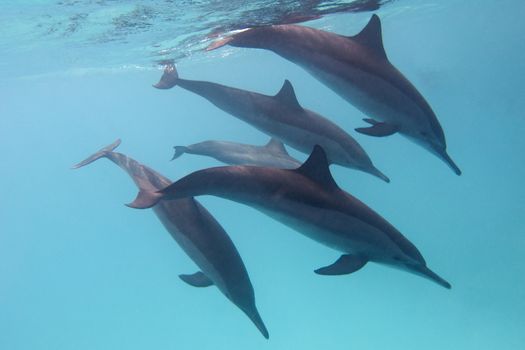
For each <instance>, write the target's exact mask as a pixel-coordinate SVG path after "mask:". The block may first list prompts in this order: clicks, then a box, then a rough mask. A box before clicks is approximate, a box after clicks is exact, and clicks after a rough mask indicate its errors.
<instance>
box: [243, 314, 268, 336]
mask: <svg viewBox="0 0 525 350" xmlns="http://www.w3.org/2000/svg"><path fill="white" fill-rule="evenodd" d="M247 315H248V317H249V318H250V320H252V322H253V324H254V325H255V327H257V329H258V330H259V332H261V334H262V335H263V337H265V338H266V339H269V338H270V334H269V333H268V329H266V326H265V325H264V322H263V320H262V318H261V315H259V312H258V311H257V309H255V310H254V311H253V312H252V313H251V314H248V313H247Z"/></svg>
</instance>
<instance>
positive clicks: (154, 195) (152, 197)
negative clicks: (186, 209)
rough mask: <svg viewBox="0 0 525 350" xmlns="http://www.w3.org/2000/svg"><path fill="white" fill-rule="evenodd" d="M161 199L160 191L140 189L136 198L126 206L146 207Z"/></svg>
mask: <svg viewBox="0 0 525 350" xmlns="http://www.w3.org/2000/svg"><path fill="white" fill-rule="evenodd" d="M161 199H162V193H159V192H153V191H148V190H143V189H141V190H140V191H139V193H138V194H137V198H135V200H134V201H133V202H131V203H129V204H126V206H128V207H130V208H134V209H148V208H151V207H153V206H154V205H155V204H157V203H158V202H159V201H160V200H161Z"/></svg>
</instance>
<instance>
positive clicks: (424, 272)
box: [407, 265, 452, 289]
mask: <svg viewBox="0 0 525 350" xmlns="http://www.w3.org/2000/svg"><path fill="white" fill-rule="evenodd" d="M407 267H408V268H409V269H410V270H412V271H413V272H415V273H416V274H418V275H420V276H423V277H426V278H428V279H429V280H431V281H434V282H436V283H437V284H439V285H440V286H442V287H445V288H447V289H450V288H452V286H451V285H450V283H448V282H447V281H445V279H444V278H442V277H440V276H439V275H438V274H437V273H435V272H434V271H432V270H431V269H429V268H428V267H426V266H425V265H416V266H414V265H412V266H407Z"/></svg>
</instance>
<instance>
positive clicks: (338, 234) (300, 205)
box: [129, 145, 450, 288]
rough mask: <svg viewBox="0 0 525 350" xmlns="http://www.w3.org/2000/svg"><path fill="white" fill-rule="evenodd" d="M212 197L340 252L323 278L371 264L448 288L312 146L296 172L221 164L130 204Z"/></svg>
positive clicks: (322, 270)
mask: <svg viewBox="0 0 525 350" xmlns="http://www.w3.org/2000/svg"><path fill="white" fill-rule="evenodd" d="M200 195H213V196H218V197H222V198H226V199H230V200H233V201H236V202H239V203H243V204H246V205H249V206H251V207H253V208H255V209H257V210H259V211H261V212H263V213H264V214H266V215H268V216H270V217H272V218H274V219H276V220H277V221H280V222H282V223H283V224H285V225H287V226H289V227H291V228H293V229H295V230H296V231H298V232H300V233H302V234H304V235H306V236H307V237H310V238H311V239H314V240H316V241H318V242H320V243H322V244H324V245H327V246H329V247H331V248H333V249H336V250H339V251H340V252H343V253H344V254H343V255H342V256H341V257H340V258H339V260H337V261H336V262H335V263H333V264H332V265H329V266H326V267H322V268H320V269H317V270H316V271H315V272H316V273H318V274H321V275H343V274H349V273H352V272H354V271H357V270H359V269H360V268H362V267H363V266H364V265H365V264H366V263H367V262H369V261H373V262H377V263H383V264H387V265H391V266H395V267H398V268H401V269H404V270H406V271H409V272H412V273H416V274H418V275H421V276H424V277H427V278H429V279H431V280H432V281H434V282H436V283H438V284H440V285H441V286H443V287H445V288H450V284H449V283H448V282H447V281H445V280H444V279H443V278H441V277H439V276H438V275H437V274H436V273H434V272H433V271H431V270H430V269H429V268H428V267H427V266H426V262H425V260H424V259H423V256H422V255H421V253H420V252H419V251H418V249H417V248H416V247H415V246H414V245H413V244H412V243H411V242H410V241H409V240H408V239H406V238H405V237H404V236H403V235H402V234H401V233H400V232H399V231H398V230H397V229H396V228H394V227H393V226H392V225H391V224H390V223H388V222H387V221H386V220H385V219H383V218H382V217H381V216H379V215H378V214H377V213H376V212H374V211H373V210H372V209H370V208H369V207H367V206H366V205H365V204H363V203H362V202H360V201H359V200H358V199H357V198H355V197H353V196H351V195H350V194H348V193H347V192H345V191H343V190H342V189H340V188H339V186H338V185H337V184H336V183H335V181H334V179H333V177H332V175H331V173H330V170H329V168H328V161H327V158H326V155H325V152H324V151H323V149H322V148H321V147H320V146H317V145H316V146H315V148H314V150H313V152H312V154H311V155H310V157H309V158H308V159H307V160H306V162H305V163H304V164H303V165H301V167H299V168H298V169H295V170H287V169H276V168H262V167H250V166H225V167H217V168H209V169H204V170H200V171H196V172H194V173H192V174H190V175H188V176H185V177H183V178H182V179H180V180H179V181H177V182H174V183H173V184H171V185H169V186H168V187H166V188H165V189H163V190H161V191H157V192H152V191H141V192H139V194H138V196H137V198H136V199H135V201H134V202H133V203H131V204H129V206H131V207H133V208H148V207H151V206H152V205H155V203H157V202H158V201H159V200H161V199H162V200H168V199H177V198H184V197H187V196H200Z"/></svg>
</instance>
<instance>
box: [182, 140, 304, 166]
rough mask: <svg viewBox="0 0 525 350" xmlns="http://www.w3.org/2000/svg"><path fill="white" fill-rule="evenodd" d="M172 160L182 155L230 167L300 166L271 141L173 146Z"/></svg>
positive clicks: (219, 142)
mask: <svg viewBox="0 0 525 350" xmlns="http://www.w3.org/2000/svg"><path fill="white" fill-rule="evenodd" d="M174 148H175V154H174V155H173V159H176V158H178V157H180V156H182V155H183V154H184V153H189V154H197V155H201V156H208V157H212V158H215V159H217V160H218V161H221V162H223V163H226V164H231V165H255V166H268V167H272V168H282V169H294V168H297V167H299V166H300V165H301V163H300V162H299V161H298V160H296V159H295V158H292V157H290V155H289V154H288V152H287V151H286V148H284V145H283V143H282V142H281V141H279V140H276V139H271V140H270V141H269V142H268V143H267V144H266V145H264V146H253V145H246V144H243V143H236V142H228V141H204V142H199V143H195V144H193V145H189V146H175V147H174Z"/></svg>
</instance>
